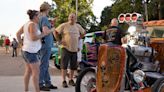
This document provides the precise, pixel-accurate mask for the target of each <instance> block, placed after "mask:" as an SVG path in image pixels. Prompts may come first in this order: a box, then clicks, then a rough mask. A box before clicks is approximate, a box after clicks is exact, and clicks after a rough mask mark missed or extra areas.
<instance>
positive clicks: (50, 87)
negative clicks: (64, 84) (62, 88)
mask: <svg viewBox="0 0 164 92" xmlns="http://www.w3.org/2000/svg"><path fill="white" fill-rule="evenodd" d="M48 88H49V89H58V87H57V86H54V85H52V84H51V85H50V86H49V87H48Z"/></svg>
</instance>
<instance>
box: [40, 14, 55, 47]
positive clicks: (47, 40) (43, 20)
mask: <svg viewBox="0 0 164 92" xmlns="http://www.w3.org/2000/svg"><path fill="white" fill-rule="evenodd" d="M43 26H47V27H48V28H49V29H51V24H50V22H49V21H48V17H46V16H43V17H40V19H39V28H40V30H41V31H42V29H41V28H42V27H43ZM43 39H44V43H43V44H42V48H51V47H52V46H53V34H52V33H51V34H49V35H47V36H45V37H44V38H43Z"/></svg>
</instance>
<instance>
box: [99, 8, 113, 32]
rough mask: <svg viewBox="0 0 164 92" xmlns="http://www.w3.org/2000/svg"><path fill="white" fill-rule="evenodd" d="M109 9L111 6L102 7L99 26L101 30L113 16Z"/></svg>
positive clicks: (104, 28)
mask: <svg viewBox="0 0 164 92" xmlns="http://www.w3.org/2000/svg"><path fill="white" fill-rule="evenodd" d="M111 10H112V8H111V7H109V6H107V7H105V8H104V10H103V11H102V13H101V22H100V27H101V29H102V30H106V29H107V26H108V25H109V24H110V21H111V19H112V18H113V16H112V11H111Z"/></svg>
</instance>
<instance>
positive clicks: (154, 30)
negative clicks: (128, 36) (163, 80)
mask: <svg viewBox="0 0 164 92" xmlns="http://www.w3.org/2000/svg"><path fill="white" fill-rule="evenodd" d="M144 26H146V30H147V31H148V32H149V34H150V44H149V45H150V46H151V47H153V48H154V49H155V50H156V51H157V52H158V54H157V57H156V58H155V59H156V60H158V61H159V64H160V72H161V73H164V20H157V21H148V22H144Z"/></svg>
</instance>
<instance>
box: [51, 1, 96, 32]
mask: <svg viewBox="0 0 164 92" xmlns="http://www.w3.org/2000/svg"><path fill="white" fill-rule="evenodd" d="M53 1H54V2H55V3H56V9H54V11H53V13H54V14H55V16H57V17H58V20H57V23H56V25H59V24H61V23H63V22H66V21H67V18H68V15H69V13H71V12H75V10H76V4H75V3H76V0H53ZM78 1H79V2H78V15H77V17H78V19H77V21H78V23H80V24H81V25H82V27H83V28H84V29H86V30H89V29H90V27H91V26H92V25H93V24H95V23H97V22H96V17H95V16H94V14H93V12H92V10H91V8H92V3H93V0H78Z"/></svg>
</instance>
